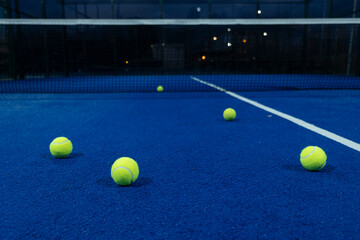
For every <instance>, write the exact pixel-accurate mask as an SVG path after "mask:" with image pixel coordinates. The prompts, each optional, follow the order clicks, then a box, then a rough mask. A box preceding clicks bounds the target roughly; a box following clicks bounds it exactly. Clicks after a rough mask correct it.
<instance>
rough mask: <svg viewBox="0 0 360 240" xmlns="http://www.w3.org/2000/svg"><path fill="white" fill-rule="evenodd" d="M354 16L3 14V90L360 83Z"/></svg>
mask: <svg viewBox="0 0 360 240" xmlns="http://www.w3.org/2000/svg"><path fill="white" fill-rule="evenodd" d="M358 25H359V23H358V22H357V20H356V19H355V20H354V19H339V20H337V21H336V20H334V19H321V20H315V19H314V20H311V19H303V20H301V19H298V20H294V19H291V20H290V19H277V20H266V21H265V20H260V21H256V20H241V19H231V20H162V19H159V20H156V19H155V20H112V21H109V20H108V21H104V20H91V21H89V20H51V21H50V20H41V21H36V20H26V19H24V20H21V19H20V20H10V19H9V20H6V19H2V20H1V21H0V74H1V75H0V91H1V92H132V91H140V92H152V91H154V89H155V88H156V86H157V85H164V86H165V88H166V90H167V91H213V89H212V88H210V87H207V86H206V85H202V84H199V82H197V81H194V80H193V78H194V77H196V78H199V79H202V80H204V81H208V82H211V83H214V84H218V85H219V86H221V87H224V88H225V89H227V90H232V91H252V90H279V89H345V88H347V89H348V88H353V89H354V88H360V80H359V79H360V77H359V76H360V59H359V56H360V48H359V27H358Z"/></svg>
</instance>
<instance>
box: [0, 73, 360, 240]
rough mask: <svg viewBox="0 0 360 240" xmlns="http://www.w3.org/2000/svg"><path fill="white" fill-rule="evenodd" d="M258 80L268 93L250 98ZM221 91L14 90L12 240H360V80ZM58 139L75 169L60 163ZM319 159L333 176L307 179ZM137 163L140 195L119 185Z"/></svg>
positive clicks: (132, 80) (197, 86)
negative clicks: (309, 150) (307, 156)
mask: <svg viewBox="0 0 360 240" xmlns="http://www.w3.org/2000/svg"><path fill="white" fill-rule="evenodd" d="M252 77H253V78H254V79H261V83H259V88H261V86H264V84H263V83H264V82H267V83H268V89H267V91H259V90H262V89H255V90H256V91H247V89H246V88H247V85H246V84H245V83H246V81H249V83H250V82H251V84H252V85H253V86H257V85H256V84H255V83H256V82H254V81H255V80H254V79H251V78H252ZM89 79H90V80H89ZM104 79H105V80H104ZM217 79H218V80H217ZM219 79H220V78H219V77H218V78H217V77H216V76H211V75H209V76H200V75H199V76H185V75H182V76H138V77H136V76H135V77H118V78H116V77H115V76H114V77H106V78H105V77H98V78H96V77H92V78H77V79H73V78H63V79H59V78H57V79H55V80H51V79H46V80H40V79H38V80H36V79H30V80H22V81H17V82H16V84H14V83H13V82H12V81H1V82H0V90H1V92H2V93H1V95H0V119H1V121H0V129H2V134H1V137H0V144H1V146H2V147H1V148H0V156H1V161H0V172H1V174H0V182H1V184H0V192H1V193H2V194H1V195H0V202H1V204H0V222H1V224H0V236H1V238H2V239H357V238H360V231H359V229H360V218H359V214H358V213H359V212H360V205H359V200H358V196H359V195H360V184H359V182H360V168H359V167H358V166H359V162H358V161H359V159H360V145H359V144H358V143H359V142H360V127H359V117H360V109H359V107H358V106H359V105H360V92H359V90H357V88H359V82H360V81H359V78H358V77H340V76H338V77H336V76H319V75H318V76H315V75H303V76H299V75H296V76H293V75H291V76H289V75H261V76H256V75H253V76H250V77H249V76H248V77H246V76H241V75H239V76H236V75H230V76H225V77H224V76H222V78H221V81H220V80H219ZM229 79H230V80H231V81H230V80H229ZM306 79H311V82H312V83H314V86H313V87H311V86H310V87H309V84H306ZM314 79H315V80H314ZM289 80H292V81H289ZM84 81H88V83H86V86H88V88H87V89H85V88H80V87H79V88H77V86H80V85H84ZM137 82H139V84H137ZM304 82H305V84H303V85H301V83H304ZM140 83H141V84H140ZM316 83H323V84H322V85H324V83H326V84H328V86H329V89H317V87H316ZM231 84H232V85H231ZM158 85H162V86H163V87H164V92H156V87H157V86H158ZM335 85H336V87H334V86H335ZM144 86H145V87H144ZM331 86H332V87H331ZM176 87H177V89H175V88H176ZM302 87H304V89H302ZM130 88H132V89H130ZM229 88H230V89H231V91H227V90H228V89H229ZM305 88H306V90H305ZM309 88H310V89H309ZM335 88H336V89H335ZM92 89H102V92H101V91H100V92H98V93H95V92H92ZM57 90H61V91H57ZM130 90H131V91H130ZM85 92H87V93H85ZM257 104H258V105H257ZM229 107H231V108H233V109H235V111H236V113H237V117H236V119H235V120H234V121H225V120H224V119H223V116H222V113H223V111H224V109H226V108H229ZM309 128H310V129H309ZM58 136H66V137H67V138H69V139H70V140H71V141H72V143H73V146H74V149H73V152H72V153H71V155H70V156H69V157H68V158H64V159H56V158H54V157H53V156H52V155H51V154H50V151H49V144H50V142H51V141H52V140H53V139H54V138H55V137H58ZM307 146H319V147H321V148H322V149H323V150H324V151H325V152H326V154H327V164H326V166H325V167H324V168H323V169H322V170H320V171H318V172H310V171H306V170H305V169H304V168H303V166H302V165H301V163H300V152H301V150H302V149H303V148H305V147H307ZM124 156H126V157H131V158H133V159H134V160H136V161H137V163H138V165H139V169H140V175H139V178H138V180H137V181H136V182H134V183H133V184H131V185H130V186H127V187H121V186H119V185H117V184H116V183H115V182H114V181H113V179H112V178H111V175H110V169H111V165H112V164H113V162H114V161H115V160H116V159H118V158H120V157H124Z"/></svg>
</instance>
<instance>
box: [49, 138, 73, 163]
mask: <svg viewBox="0 0 360 240" xmlns="http://www.w3.org/2000/svg"><path fill="white" fill-rule="evenodd" d="M72 150H73V146H72V143H71V141H70V140H69V139H67V138H66V137H58V138H55V139H54V140H53V141H52V142H51V143H50V152H51V154H52V155H53V156H54V157H56V158H65V157H67V156H69V155H70V153H71V152H72Z"/></svg>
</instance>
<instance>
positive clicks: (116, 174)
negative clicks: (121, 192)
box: [111, 157, 139, 186]
mask: <svg viewBox="0 0 360 240" xmlns="http://www.w3.org/2000/svg"><path fill="white" fill-rule="evenodd" d="M138 176H139V166H138V164H137V163H136V162H135V161H134V160H133V159H131V158H128V157H122V158H119V159H118V160H116V161H115V162H114V164H113V165H112V166H111V177H112V178H113V179H114V181H115V182H116V183H117V184H119V185H121V186H127V185H130V184H131V183H133V182H135V181H136V179H137V178H138Z"/></svg>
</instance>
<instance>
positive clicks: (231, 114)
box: [223, 108, 236, 121]
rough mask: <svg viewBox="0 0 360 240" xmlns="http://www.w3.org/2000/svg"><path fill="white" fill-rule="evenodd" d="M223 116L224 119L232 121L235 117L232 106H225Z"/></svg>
mask: <svg viewBox="0 0 360 240" xmlns="http://www.w3.org/2000/svg"><path fill="white" fill-rule="evenodd" d="M223 116H224V119H225V120H226V121H232V120H234V119H235V118H236V112H235V110H234V109H232V108H227V109H225V111H224V113H223Z"/></svg>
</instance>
